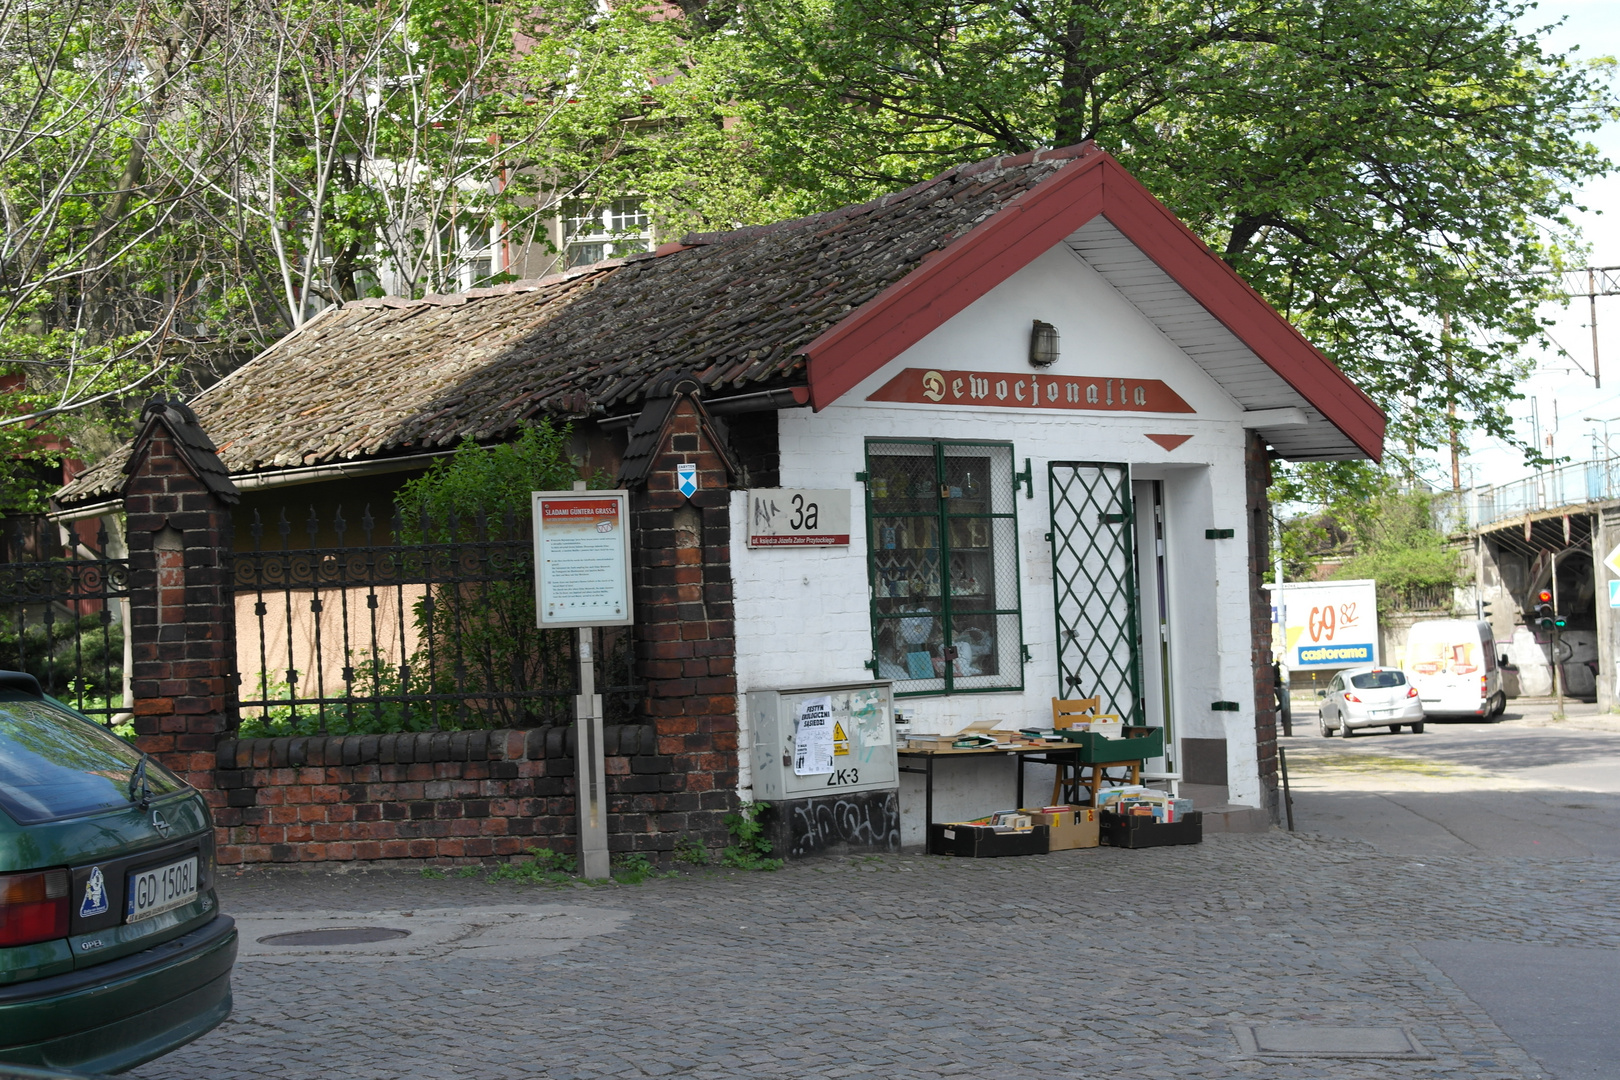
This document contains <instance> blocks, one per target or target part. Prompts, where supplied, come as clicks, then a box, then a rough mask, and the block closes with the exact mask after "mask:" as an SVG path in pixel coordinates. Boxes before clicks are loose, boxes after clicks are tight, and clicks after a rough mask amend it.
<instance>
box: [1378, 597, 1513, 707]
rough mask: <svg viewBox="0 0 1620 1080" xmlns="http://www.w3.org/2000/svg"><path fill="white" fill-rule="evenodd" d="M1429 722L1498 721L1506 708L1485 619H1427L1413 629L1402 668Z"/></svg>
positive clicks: (1490, 635) (1493, 639)
mask: <svg viewBox="0 0 1620 1080" xmlns="http://www.w3.org/2000/svg"><path fill="white" fill-rule="evenodd" d="M1403 666H1404V667H1405V668H1406V670H1407V671H1408V672H1409V673H1410V674H1411V677H1412V684H1413V685H1414V686H1416V687H1417V689H1418V695H1419V697H1421V698H1422V700H1423V711H1424V713H1426V714H1427V715H1429V716H1447V715H1450V716H1478V717H1482V718H1485V719H1489V718H1491V717H1495V716H1501V715H1502V710H1503V709H1505V708H1507V695H1506V694H1504V693H1503V692H1502V670H1501V668H1500V667H1499V666H1498V665H1497V662H1496V637H1495V635H1493V634H1492V633H1491V624H1490V623H1488V622H1486V621H1484V620H1483V619H1425V620H1423V621H1422V622H1415V623H1413V624H1412V628H1411V630H1410V631H1409V632H1408V634H1407V638H1406V663H1405V664H1404V665H1403Z"/></svg>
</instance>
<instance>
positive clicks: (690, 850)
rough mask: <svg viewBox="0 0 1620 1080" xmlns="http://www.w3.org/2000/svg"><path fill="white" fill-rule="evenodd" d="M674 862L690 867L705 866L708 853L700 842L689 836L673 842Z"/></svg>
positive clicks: (707, 861) (707, 860)
mask: <svg viewBox="0 0 1620 1080" xmlns="http://www.w3.org/2000/svg"><path fill="white" fill-rule="evenodd" d="M675 861H676V862H679V863H686V864H688V865H690V866H707V865H708V863H709V851H708V849H707V848H705V847H704V846H703V843H702V841H700V840H697V839H694V838H693V837H690V836H683V837H681V838H680V839H679V840H676V841H675Z"/></svg>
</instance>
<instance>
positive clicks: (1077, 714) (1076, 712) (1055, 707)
mask: <svg viewBox="0 0 1620 1080" xmlns="http://www.w3.org/2000/svg"><path fill="white" fill-rule="evenodd" d="M1101 707H1102V698H1101V697H1088V698H1067V699H1065V698H1053V699H1052V729H1053V730H1054V731H1067V730H1068V729H1069V728H1071V727H1073V726H1074V725H1075V724H1076V723H1078V722H1079V721H1080V720H1082V719H1085V720H1091V719H1094V718H1095V717H1096V715H1097V710H1098V709H1099V708H1101ZM1069 770H1070V766H1069V765H1067V764H1062V765H1059V766H1058V767H1057V775H1056V776H1054V777H1052V801H1051V803H1049V804H1048V805H1051V806H1057V805H1058V799H1059V798H1060V797H1061V796H1062V795H1063V788H1064V787H1065V786H1066V785H1068V784H1073V785H1075V786H1076V787H1078V786H1079V783H1080V771H1079V769H1075V770H1074V775H1072V776H1071V775H1070V772H1069Z"/></svg>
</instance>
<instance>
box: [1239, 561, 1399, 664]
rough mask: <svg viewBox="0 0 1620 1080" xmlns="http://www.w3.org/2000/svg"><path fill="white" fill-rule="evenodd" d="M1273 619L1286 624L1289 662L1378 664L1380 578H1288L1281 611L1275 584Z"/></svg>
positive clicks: (1285, 655) (1286, 653) (1286, 644)
mask: <svg viewBox="0 0 1620 1080" xmlns="http://www.w3.org/2000/svg"><path fill="white" fill-rule="evenodd" d="M1266 588H1268V589H1270V590H1271V606H1272V619H1273V621H1275V622H1280V623H1282V627H1283V642H1284V646H1285V647H1284V651H1283V663H1284V664H1286V665H1287V666H1288V667H1289V668H1290V669H1292V670H1295V671H1298V670H1301V669H1305V668H1318V669H1320V668H1347V667H1359V666H1361V665H1364V664H1377V663H1378V590H1377V582H1374V581H1309V582H1299V583H1298V584H1295V583H1293V582H1284V583H1283V587H1282V596H1281V605H1280V607H1281V609H1282V610H1281V612H1280V613H1279V611H1278V608H1279V604H1278V594H1277V587H1276V586H1275V585H1267V586H1266Z"/></svg>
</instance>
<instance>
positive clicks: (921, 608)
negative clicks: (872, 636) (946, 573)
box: [877, 604, 945, 691]
mask: <svg viewBox="0 0 1620 1080" xmlns="http://www.w3.org/2000/svg"><path fill="white" fill-rule="evenodd" d="M899 610H900V611H902V612H908V614H904V615H902V616H900V617H898V618H886V619H879V620H878V629H877V657H878V678H880V679H894V680H895V681H896V682H898V683H901V684H902V685H903V686H904V688H905V689H907V690H911V691H916V690H942V689H944V687H945V678H944V676H945V654H944V647H945V634H944V628H943V625H942V623H941V620H940V618H939V616H938V615H936V614H933V609H931V608H930V607H929V606H928V605H925V604H916V605H905V606H902V607H901V608H900V609H899Z"/></svg>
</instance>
